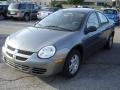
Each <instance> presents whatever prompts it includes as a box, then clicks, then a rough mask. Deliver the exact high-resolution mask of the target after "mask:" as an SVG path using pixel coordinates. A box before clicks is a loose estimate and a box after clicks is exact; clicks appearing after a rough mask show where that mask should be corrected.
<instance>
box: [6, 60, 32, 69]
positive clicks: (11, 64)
mask: <svg viewBox="0 0 120 90" xmlns="http://www.w3.org/2000/svg"><path fill="white" fill-rule="evenodd" d="M4 59H5V62H6V63H7V64H8V65H10V66H12V67H14V68H16V69H20V70H22V71H29V69H30V67H28V66H25V65H21V64H17V63H15V62H13V61H12V60H7V59H6V58H4Z"/></svg>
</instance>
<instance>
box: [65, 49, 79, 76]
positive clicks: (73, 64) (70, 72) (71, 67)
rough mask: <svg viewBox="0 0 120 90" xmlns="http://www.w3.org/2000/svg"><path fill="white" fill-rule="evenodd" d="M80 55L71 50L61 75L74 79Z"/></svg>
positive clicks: (76, 51)
mask: <svg viewBox="0 0 120 90" xmlns="http://www.w3.org/2000/svg"><path fill="white" fill-rule="evenodd" d="M80 64H81V53H80V52H79V51H78V50H72V51H71V52H70V53H69V54H68V56H67V58H66V62H65V65H64V69H63V75H64V76H65V77H67V78H72V77H74V76H75V75H76V74H77V73H78V71H79V68H80Z"/></svg>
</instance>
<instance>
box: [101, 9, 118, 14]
mask: <svg viewBox="0 0 120 90" xmlns="http://www.w3.org/2000/svg"><path fill="white" fill-rule="evenodd" d="M103 12H104V13H105V14H117V11H116V10H111V9H107V10H104V11H103Z"/></svg>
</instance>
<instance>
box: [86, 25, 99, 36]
mask: <svg viewBox="0 0 120 90" xmlns="http://www.w3.org/2000/svg"><path fill="white" fill-rule="evenodd" d="M96 30H97V28H96V27H95V26H90V27H88V28H87V29H86V30H85V33H86V34H88V33H90V32H94V31H96Z"/></svg>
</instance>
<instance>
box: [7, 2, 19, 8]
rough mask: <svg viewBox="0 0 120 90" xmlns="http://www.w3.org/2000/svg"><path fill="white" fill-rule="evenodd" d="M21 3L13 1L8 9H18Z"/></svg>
mask: <svg viewBox="0 0 120 90" xmlns="http://www.w3.org/2000/svg"><path fill="white" fill-rule="evenodd" d="M18 6H19V4H16V3H11V4H10V5H9V7H8V9H18Z"/></svg>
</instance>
